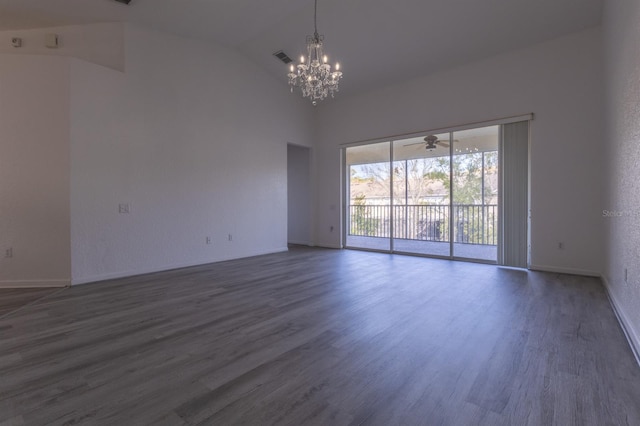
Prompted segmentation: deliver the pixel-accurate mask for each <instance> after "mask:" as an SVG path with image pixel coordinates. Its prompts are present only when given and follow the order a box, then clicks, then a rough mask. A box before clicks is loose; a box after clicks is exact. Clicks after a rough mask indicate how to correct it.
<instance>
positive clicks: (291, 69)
mask: <svg viewBox="0 0 640 426" xmlns="http://www.w3.org/2000/svg"><path fill="white" fill-rule="evenodd" d="M289 70H290V71H291V72H294V71H295V70H296V67H294V66H293V64H291V66H290V67H289Z"/></svg>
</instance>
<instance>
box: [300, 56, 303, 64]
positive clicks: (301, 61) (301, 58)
mask: <svg viewBox="0 0 640 426" xmlns="http://www.w3.org/2000/svg"><path fill="white" fill-rule="evenodd" d="M300 63H301V64H304V55H303V56H300Z"/></svg>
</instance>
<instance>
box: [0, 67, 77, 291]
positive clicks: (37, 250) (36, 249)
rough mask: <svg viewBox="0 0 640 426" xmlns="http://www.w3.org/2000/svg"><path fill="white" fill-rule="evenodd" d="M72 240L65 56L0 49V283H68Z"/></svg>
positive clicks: (58, 284)
mask: <svg viewBox="0 0 640 426" xmlns="http://www.w3.org/2000/svg"><path fill="white" fill-rule="evenodd" d="M69 244H70V242H69V63H68V60H67V59H64V58H55V57H38V56H21V57H17V56H10V55H0V250H1V252H0V286H2V287H6V286H10V287H16V286H18V287H19V286H63V285H67V284H69V282H70V278H71V271H70V256H69ZM10 248H11V249H13V257H12V258H6V257H5V253H6V250H7V249H10Z"/></svg>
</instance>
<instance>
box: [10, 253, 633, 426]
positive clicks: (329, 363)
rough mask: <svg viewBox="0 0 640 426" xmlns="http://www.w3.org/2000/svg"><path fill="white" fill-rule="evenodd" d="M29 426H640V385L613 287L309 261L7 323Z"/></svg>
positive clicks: (153, 279)
mask: <svg viewBox="0 0 640 426" xmlns="http://www.w3.org/2000/svg"><path fill="white" fill-rule="evenodd" d="M1 294H2V293H0V295H1ZM0 297H3V298H4V296H0ZM22 424H26V425H45V424H47V425H50V424H51V425H77V424H93V425H96V424H98V425H101V424H105V425H142V424H150V425H185V424H189V425H192V424H207V425H270V424H276V425H360V424H365V425H491V426H496V425H552V424H556V425H639V424H640V368H639V367H638V365H637V364H636V362H635V360H634V358H633V355H632V353H631V351H630V349H629V347H628V345H627V342H626V341H625V338H624V335H623V334H622V331H621V329H620V328H619V326H618V323H617V322H616V318H615V316H614V314H613V312H612V310H611V307H610V305H609V303H608V301H607V297H606V295H605V291H604V289H603V287H602V285H601V283H600V281H599V280H598V279H591V278H581V277H575V276H569V275H557V274H548V273H535V272H525V271H516V270H508V269H500V268H497V267H495V266H490V265H478V264H469V263H462V262H449V261H443V260H435V259H424V258H416V257H406V256H392V255H386V254H377V253H366V252H357V251H337V250H321V249H309V248H306V249H303V248H294V249H292V250H291V251H290V252H288V253H282V254H275V255H268V256H261V257H256V258H251V259H244V260H236V261H230V262H225V263H219V264H214V265H208V266H202V267H196V268H189V269H183V270H177V271H171V272H166V273H158V274H152V275H146V276H141V277H134V278H128V279H122V280H114V281H110V282H104V283H99V284H91V285H85V286H78V287H73V288H70V289H66V290H63V291H61V292H56V293H53V294H50V295H49V296H47V297H45V298H44V299H39V300H38V301H36V302H34V303H31V304H29V305H27V306H24V307H22V308H21V309H18V310H16V311H15V312H13V313H10V314H8V315H5V316H4V317H2V318H1V319H0V425H2V426H5V425H22Z"/></svg>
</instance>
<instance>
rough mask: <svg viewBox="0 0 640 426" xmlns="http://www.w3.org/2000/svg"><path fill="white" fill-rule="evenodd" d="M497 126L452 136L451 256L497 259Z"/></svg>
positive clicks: (492, 260) (466, 131)
mask: <svg viewBox="0 0 640 426" xmlns="http://www.w3.org/2000/svg"><path fill="white" fill-rule="evenodd" d="M499 135H500V126H491V127H482V128H477V129H471V130H464V131H460V132H455V133H453V146H452V148H453V149H452V156H451V164H452V176H451V192H452V199H453V203H452V209H453V210H452V211H453V217H452V221H453V256H454V257H461V258H467V259H474V260H487V261H491V262H496V261H497V259H498V257H497V256H498V250H497V247H498V198H499V181H498V174H499V163H498V146H499V138H500V136H499Z"/></svg>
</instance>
